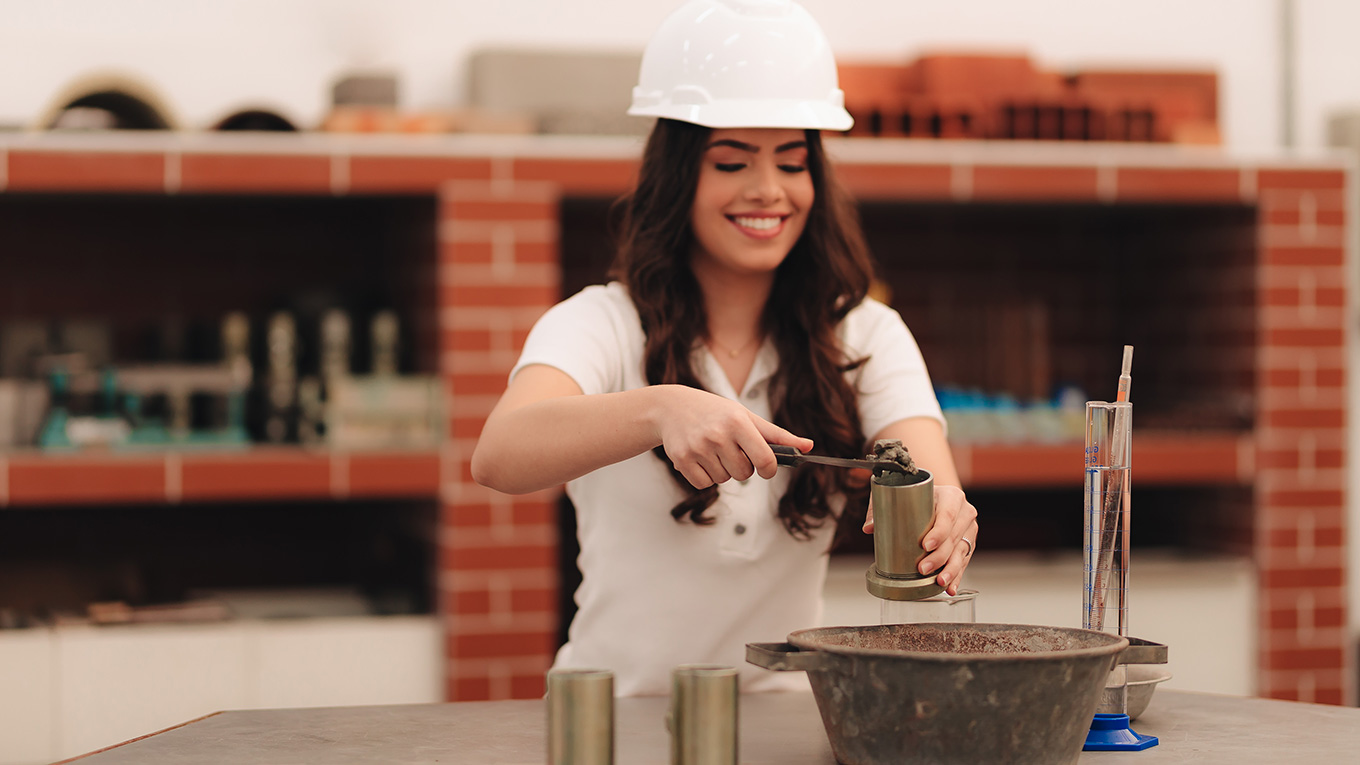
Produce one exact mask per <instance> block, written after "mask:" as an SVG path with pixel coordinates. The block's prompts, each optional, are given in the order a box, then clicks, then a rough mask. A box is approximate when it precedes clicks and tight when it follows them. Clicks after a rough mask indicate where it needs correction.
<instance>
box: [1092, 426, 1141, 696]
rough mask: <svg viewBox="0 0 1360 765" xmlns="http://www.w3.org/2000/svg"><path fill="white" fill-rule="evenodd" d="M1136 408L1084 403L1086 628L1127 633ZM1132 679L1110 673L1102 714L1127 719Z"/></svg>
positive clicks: (1122, 671) (1121, 669) (1119, 672)
mask: <svg viewBox="0 0 1360 765" xmlns="http://www.w3.org/2000/svg"><path fill="white" fill-rule="evenodd" d="M1132 436H1133V404H1131V403H1129V402H1127V401H1123V402H1118V403H1113V404H1112V403H1107V402H1104V401H1088V402H1086V459H1085V462H1086V466H1085V467H1086V481H1085V503H1084V504H1085V512H1084V513H1083V523H1082V526H1083V528H1082V536H1083V539H1084V544H1083V548H1084V549H1083V552H1084V566H1083V569H1084V574H1085V588H1084V603H1083V605H1084V611H1083V614H1082V626H1083V627H1085V628H1086V629H1089V630H1098V631H1101V632H1108V633H1110V634H1116V635H1120V636H1122V637H1128V634H1129V603H1128V597H1129V516H1130V510H1131V507H1130V492H1129V478H1130V467H1131V464H1130V463H1131V460H1130V453H1131V452H1132ZM1127 708H1128V677H1127V675H1126V671H1125V668H1124V665H1122V664H1120V665H1118V666H1116V667H1115V668H1114V670H1113V671H1111V672H1110V677H1109V678H1108V679H1107V680H1106V683H1105V692H1104V693H1103V694H1101V700H1100V705H1099V706H1098V707H1097V708H1096V712H1098V713H1107V714H1124V713H1125V712H1126V710H1127Z"/></svg>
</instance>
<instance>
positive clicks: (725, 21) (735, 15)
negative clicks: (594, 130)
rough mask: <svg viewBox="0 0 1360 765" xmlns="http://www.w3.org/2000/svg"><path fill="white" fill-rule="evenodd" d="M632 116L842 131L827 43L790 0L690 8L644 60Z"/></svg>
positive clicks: (665, 28) (701, 1)
mask: <svg viewBox="0 0 1360 765" xmlns="http://www.w3.org/2000/svg"><path fill="white" fill-rule="evenodd" d="M628 113H629V114H633V115H639V116H646V117H669V118H670V119H674V120H681V121H683V122H693V123H695V124H698V125H703V126H705V127H711V128H738V127H744V128H804V129H813V130H848V129H849V128H850V125H851V124H853V123H854V120H853V119H851V118H850V113H849V112H847V111H846V110H845V94H844V93H843V92H841V89H840V87H839V85H838V83H837V80H836V60H835V58H833V57H832V55H831V46H830V45H829V44H828V43H827V41H826V36H825V35H823V34H822V30H821V28H820V27H818V26H817V22H816V21H813V19H812V16H810V15H808V12H807V11H806V10H804V9H803V7H802V6H801V5H799V4H797V3H795V2H793V1H792V0H692V1H691V2H688V3H686V4H685V5H684V6H683V7H681V8H680V9H679V10H677V11H675V12H674V13H672V14H671V15H670V16H669V17H667V19H666V20H665V21H664V22H663V23H662V24H661V28H660V29H658V30H657V31H656V34H655V35H653V36H652V40H651V42H649V43H648V44H647V50H646V51H645V52H644V53H643V55H642V71H641V73H640V74H639V76H638V86H637V87H636V88H633V106H632V108H631V109H629V110H628Z"/></svg>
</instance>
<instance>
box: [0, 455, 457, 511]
mask: <svg viewBox="0 0 1360 765" xmlns="http://www.w3.org/2000/svg"><path fill="white" fill-rule="evenodd" d="M439 483H440V456H439V451H438V450H437V449H410V450H399V449H393V450H375V451H337V450H328V449H313V448H306V447H296V446H294V447H289V446H255V447H249V448H244V449H240V450H220V451H218V450H214V451H202V450H200V451H152V452H108V451H104V452H95V453H84V452H73V453H49V452H39V451H24V452H8V453H3V452H0V507H3V506H6V505H13V506H34V505H74V504H79V505H113V504H128V503H170V504H174V503H180V502H211V501H221V500H260V499H288V500H309V499H312V500H329V499H337V500H338V499H403V498H433V497H435V496H437V495H438V493H439Z"/></svg>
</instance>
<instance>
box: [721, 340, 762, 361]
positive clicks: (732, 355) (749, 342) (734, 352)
mask: <svg viewBox="0 0 1360 765" xmlns="http://www.w3.org/2000/svg"><path fill="white" fill-rule="evenodd" d="M760 339H761V337H760V335H756V336H755V337H753V338H751V339H750V340H747V341H746V342H745V343H743V344H742V346H741V347H740V348H737V349H736V350H733V349H731V348H728V347H727V346H725V345H723V344H722V343H720V342H718V338H716V337H713V336H712V335H710V336H709V338H708V344H709V345H711V346H716V347H717V349H718V350H720V351H722V352H723V353H726V354H727V357H728V358H731V359H735V358H736V357H738V356H740V355H741V353H742V351H744V350H746V349H747V348H750V347H751V345H752V344H753V343H756V342H758V341H759V340H760Z"/></svg>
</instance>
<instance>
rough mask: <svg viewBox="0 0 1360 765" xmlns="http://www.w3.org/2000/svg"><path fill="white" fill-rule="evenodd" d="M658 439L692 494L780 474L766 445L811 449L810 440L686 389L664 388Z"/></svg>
mask: <svg viewBox="0 0 1360 765" xmlns="http://www.w3.org/2000/svg"><path fill="white" fill-rule="evenodd" d="M664 387H665V388H666V389H667V391H666V395H665V400H664V406H663V407H662V409H661V411H660V412H659V413H658V416H657V435H658V436H659V437H660V438H661V445H662V447H663V448H664V449H665V450H666V456H668V457H670V460H671V462H672V463H673V464H674V465H675V469H676V470H679V471H680V474H681V475H683V476H684V477H685V478H686V479H687V480H688V481H689V482H690V483H691V484H693V485H694V488H696V489H706V488H708V487H709V486H712V485H714V484H719V483H723V482H724V481H727V480H728V479H731V478H735V479H737V480H739V481H744V480H746V479H747V478H750V477H751V476H752V474H755V473H759V474H760V477H761V478H767V479H768V478H774V476H775V473H776V472H777V471H778V470H779V463H777V462H775V457H774V452H773V451H771V449H770V446H769V445H770V444H782V445H784V446H792V447H793V448H795V449H797V450H798V451H800V452H807V451H809V450H811V449H812V440H811V439H809V438H803V437H801V436H795V435H794V434H792V433H790V432H789V431H787V430H785V429H783V428H781V427H779V426H778V425H775V424H774V423H772V422H769V421H768V420H765V419H764V418H761V417H759V416H757V415H756V414H755V413H753V412H752V411H751V410H749V409H747V408H746V407H744V406H742V405H741V404H738V403H737V402H735V401H731V400H729V399H726V398H723V397H722V396H719V395H717V394H715V393H709V392H708V391H703V390H699V389H698V388H690V387H688V386H685V385H667V386H664Z"/></svg>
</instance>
